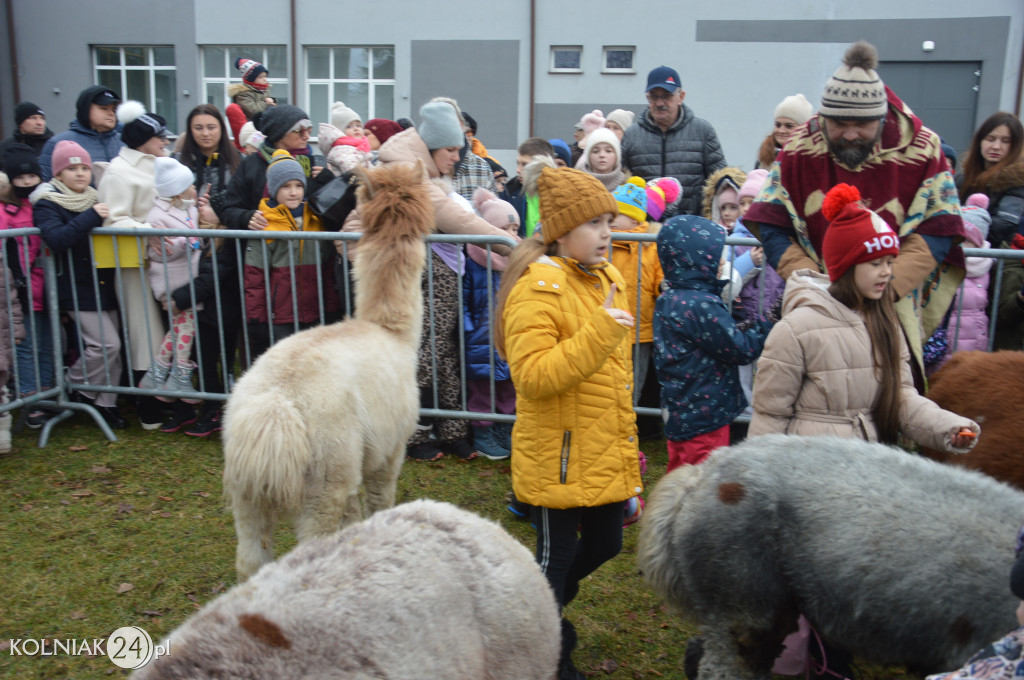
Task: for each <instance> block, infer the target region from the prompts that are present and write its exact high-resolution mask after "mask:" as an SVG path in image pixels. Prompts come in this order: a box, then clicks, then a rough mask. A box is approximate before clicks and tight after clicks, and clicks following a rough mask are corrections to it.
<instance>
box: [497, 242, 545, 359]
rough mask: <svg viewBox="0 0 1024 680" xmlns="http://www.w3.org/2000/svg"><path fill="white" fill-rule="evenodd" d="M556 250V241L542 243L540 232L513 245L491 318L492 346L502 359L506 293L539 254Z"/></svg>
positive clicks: (510, 290) (503, 356)
mask: <svg viewBox="0 0 1024 680" xmlns="http://www.w3.org/2000/svg"><path fill="white" fill-rule="evenodd" d="M557 252H558V242H557V241H552V242H551V244H550V245H544V241H543V240H541V236H540V233H539V232H538V233H535V234H534V235H533V236H531V237H530V238H526V239H523V240H522V241H520V242H519V245H517V246H516V247H515V249H514V250H513V251H512V254H511V255H509V257H508V264H506V265H505V271H504V272H503V273H502V275H501V285H500V286H498V294H497V295H496V296H495V299H494V318H492V319H491V326H492V327H493V328H494V348H495V349H497V350H498V354H499V355H500V356H501V358H502V359H507V358H508V357H506V356H505V327H504V324H503V323H502V319H501V317H502V313H503V312H504V310H505V302H506V301H508V294H509V293H510V292H512V288H514V287H515V285H516V282H517V281H518V280H519V279H520V277H521V276H522V275H523V274H524V273H526V268H527V267H529V266H530V265H531V264H533V263H534V262H536V261H537V258H539V257H540V256H541V255H555V254H557Z"/></svg>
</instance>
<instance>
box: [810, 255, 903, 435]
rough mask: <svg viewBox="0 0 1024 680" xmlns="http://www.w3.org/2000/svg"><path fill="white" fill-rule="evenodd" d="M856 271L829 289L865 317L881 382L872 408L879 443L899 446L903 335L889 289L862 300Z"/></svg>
mask: <svg viewBox="0 0 1024 680" xmlns="http://www.w3.org/2000/svg"><path fill="white" fill-rule="evenodd" d="M854 269H855V267H850V268H849V269H847V270H846V272H844V273H843V275H842V276H841V277H839V279H838V280H837V281H836V282H835V283H833V284H832V285H831V286H829V289H828V292H829V293H830V294H831V295H832V297H834V298H835V299H836V300H838V301H839V302H842V303H843V304H844V305H846V306H847V307H849V308H850V309H853V310H855V311H859V312H860V313H861V316H863V318H864V326H865V327H866V328H867V331H868V338H869V339H870V340H871V354H872V358H873V360H874V365H875V378H876V379H877V380H878V396H877V398H876V399H875V403H874V405H873V406H872V407H871V416H872V418H873V419H874V421H875V427H876V428H877V429H878V439H879V441H881V442H883V443H885V444H896V443H897V439H898V437H899V433H900V406H901V404H900V402H901V399H900V397H901V394H900V390H901V389H902V386H903V381H902V376H903V371H902V368H903V367H902V366H901V365H900V364H901V357H902V350H903V333H902V331H901V326H900V322H899V317H897V315H896V305H895V304H894V303H893V301H892V297H891V296H890V293H889V289H888V287H887V288H886V290H885V294H884V295H882V297H881V298H880V299H878V300H869V299H867V298H865V297H863V296H862V295H861V294H860V292H859V291H858V290H857V286H856V284H855V283H854V280H853V271H854Z"/></svg>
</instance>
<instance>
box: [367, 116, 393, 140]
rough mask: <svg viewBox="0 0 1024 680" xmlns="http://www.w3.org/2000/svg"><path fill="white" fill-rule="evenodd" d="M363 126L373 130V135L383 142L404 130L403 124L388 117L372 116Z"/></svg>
mask: <svg viewBox="0 0 1024 680" xmlns="http://www.w3.org/2000/svg"><path fill="white" fill-rule="evenodd" d="M363 128H364V129H366V130H369V131H370V132H372V133H373V136H374V137H376V138H377V140H378V141H380V143H381V144H383V143H384V142H386V141H388V140H389V139H391V137H393V136H394V135H397V134H398V133H399V132H401V131H402V126H401V125H399V124H398V123H396V122H395V121H393V120H388V119H387V118H371V119H370V120H368V121H366V124H364V125H363Z"/></svg>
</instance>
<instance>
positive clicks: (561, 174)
mask: <svg viewBox="0 0 1024 680" xmlns="http://www.w3.org/2000/svg"><path fill="white" fill-rule="evenodd" d="M537 196H538V201H537V202H538V204H539V207H540V222H541V233H542V234H543V236H544V244H545V245H547V244H550V243H553V242H554V241H556V240H557V239H559V238H561V237H562V236H565V235H566V234H568V233H569V232H570V231H572V230H573V229H575V228H576V227H578V226H580V225H581V224H583V223H584V222H589V221H590V220H592V219H594V218H595V217H597V216H598V215H603V214H604V213H611V214H612V215H617V214H618V212H619V207H618V204H617V203H616V202H615V199H614V198H613V197H612V194H611V192H610V191H608V190H607V189H605V188H604V185H603V184H601V182H600V180H598V179H597V178H596V177H594V176H593V175H590V174H588V173H585V172H583V171H582V170H575V169H573V168H551V167H545V168H544V169H543V170H541V172H540V177H538V178H537Z"/></svg>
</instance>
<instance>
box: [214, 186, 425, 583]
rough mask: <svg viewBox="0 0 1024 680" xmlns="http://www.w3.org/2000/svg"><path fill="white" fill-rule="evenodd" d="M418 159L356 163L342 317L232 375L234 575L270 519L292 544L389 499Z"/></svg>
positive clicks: (405, 426)
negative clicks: (364, 168) (347, 308)
mask: <svg viewBox="0 0 1024 680" xmlns="http://www.w3.org/2000/svg"><path fill="white" fill-rule="evenodd" d="M422 173H423V170H422V168H421V167H402V166H397V167H396V166H388V167H382V168H380V169H378V170H375V171H371V172H367V173H366V174H365V176H364V178H363V180H362V182H361V185H360V189H359V191H358V194H357V196H358V199H359V202H360V207H359V210H360V215H361V217H362V224H363V230H364V231H363V236H362V237H361V239H360V241H359V248H358V249H357V253H356V259H355V263H354V265H353V272H354V277H355V282H356V314H355V318H354V319H347V320H345V321H343V322H340V323H336V324H332V325H329V326H319V327H316V328H311V329H309V330H306V331H303V332H301V333H296V334H295V335H292V336H290V337H288V338H286V339H285V340H282V341H281V342H279V343H277V344H276V345H274V346H273V347H271V348H270V349H269V350H268V351H267V352H266V353H265V354H264V355H263V356H261V357H260V358H259V360H257V361H256V363H255V364H254V365H253V366H252V368H251V369H250V370H249V371H248V372H247V373H245V375H243V376H242V378H241V379H240V380H239V381H238V383H237V384H236V386H235V389H234V391H233V393H232V395H231V398H230V400H229V401H228V404H227V410H226V413H225V417H224V494H225V497H226V498H227V501H228V503H229V505H230V507H231V508H232V510H233V512H234V515H235V532H236V533H237V535H238V554H237V558H236V562H235V567H236V568H237V570H238V577H239V579H242V580H244V579H245V578H247V577H248V576H250V575H251V574H252V573H253V572H255V571H256V570H257V569H259V567H260V566H261V565H262V564H264V563H265V562H269V561H271V560H272V559H274V529H275V527H276V525H277V521H278V517H279V516H281V515H283V514H287V515H292V516H294V517H295V528H296V532H297V534H298V540H299V543H302V542H304V541H307V540H309V539H310V538H313V537H316V536H326V535H329V534H332V533H334V532H335V531H337V530H338V529H339V528H341V527H343V526H346V525H347V524H350V523H352V522H354V521H357V520H359V519H361V518H362V508H361V504H360V499H359V488H360V485H362V486H363V487H364V490H365V500H366V509H367V511H368V512H370V513H372V512H375V511H377V510H381V509H384V508H389V507H391V506H392V505H394V502H395V486H396V484H397V482H398V473H399V471H400V470H401V467H402V461H403V460H404V459H405V442H406V440H408V438H409V437H410V436H411V435H412V432H413V430H414V428H415V426H416V420H417V415H418V409H419V393H418V391H417V388H416V352H417V348H418V347H419V344H420V327H421V325H422V321H423V302H422V297H421V284H420V278H421V276H422V273H423V267H424V263H425V262H426V246H425V245H424V241H423V239H424V237H426V235H427V234H429V233H430V231H431V229H432V228H433V224H434V211H433V207H432V204H431V202H430V199H429V196H428V193H427V188H426V185H425V184H424V182H423V179H422V178H423V175H422Z"/></svg>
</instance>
